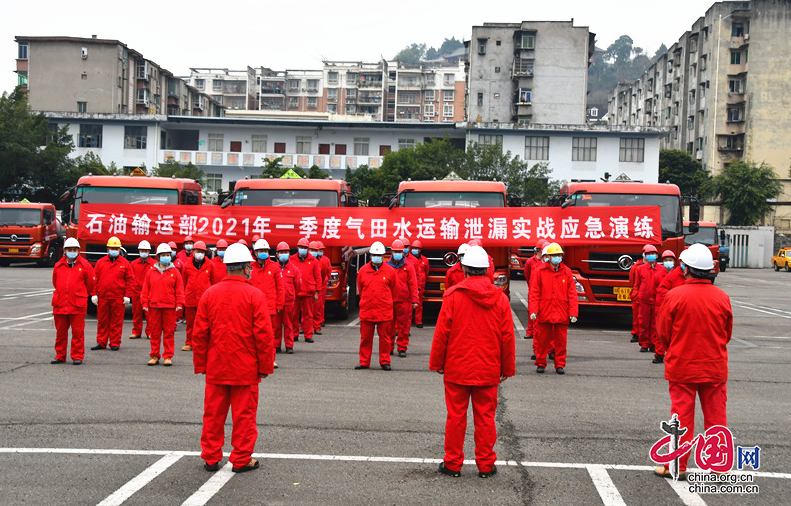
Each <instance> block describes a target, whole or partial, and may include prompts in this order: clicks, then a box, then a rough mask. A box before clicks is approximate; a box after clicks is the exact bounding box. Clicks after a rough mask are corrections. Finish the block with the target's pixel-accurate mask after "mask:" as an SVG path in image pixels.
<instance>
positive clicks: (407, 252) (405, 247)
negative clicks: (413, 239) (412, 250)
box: [404, 246, 409, 255]
mask: <svg viewBox="0 0 791 506" xmlns="http://www.w3.org/2000/svg"><path fill="white" fill-rule="evenodd" d="M408 254H409V246H404V255H408Z"/></svg>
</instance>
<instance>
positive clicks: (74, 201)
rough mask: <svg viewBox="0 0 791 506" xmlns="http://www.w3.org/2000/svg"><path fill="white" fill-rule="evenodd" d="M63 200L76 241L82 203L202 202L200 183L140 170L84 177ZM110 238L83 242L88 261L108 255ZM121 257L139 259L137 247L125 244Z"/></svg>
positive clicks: (70, 233) (68, 227) (69, 231)
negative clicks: (155, 175) (149, 174)
mask: <svg viewBox="0 0 791 506" xmlns="http://www.w3.org/2000/svg"><path fill="white" fill-rule="evenodd" d="M60 199H61V202H64V203H65V207H66V209H65V211H64V216H63V221H64V225H65V228H66V235H67V236H68V237H74V238H76V237H77V231H78V229H79V225H80V224H79V219H80V205H81V204H83V203H85V204H88V203H90V204H115V203H117V204H149V205H150V204H158V205H200V204H201V202H202V200H201V187H200V184H199V183H198V182H197V181H195V180H193V179H180V178H168V177H153V176H147V175H146V174H145V172H143V171H141V170H139V169H136V170H135V172H133V173H132V175H129V176H92V175H89V176H83V177H81V178H80V179H79V181H77V185H76V186H74V187H73V188H70V189H69V190H67V191H66V192H65V193H64V194H63V195H62V196H61V198H60ZM108 238H109V237H102V238H101V239H96V240H94V241H88V242H86V243H85V244H83V243H80V247H81V248H82V251H81V253H82V254H83V255H84V256H85V259H86V260H88V261H89V262H91V263H92V264H94V263H96V261H97V260H99V259H100V258H101V257H103V256H104V255H106V254H107V247H106V246H105V245H106V244H107V239H108ZM83 242H84V241H83ZM122 254H124V255H125V256H126V257H127V258H128V259H129V260H130V261H132V260H134V259H135V258H137V256H138V254H137V244H124V245H123V249H122Z"/></svg>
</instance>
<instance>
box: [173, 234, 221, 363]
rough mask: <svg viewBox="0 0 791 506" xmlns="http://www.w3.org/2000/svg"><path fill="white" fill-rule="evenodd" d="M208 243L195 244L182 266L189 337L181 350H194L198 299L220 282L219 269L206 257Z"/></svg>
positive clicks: (185, 313) (185, 315)
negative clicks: (193, 339)
mask: <svg viewBox="0 0 791 506" xmlns="http://www.w3.org/2000/svg"><path fill="white" fill-rule="evenodd" d="M206 251H207V249H206V243H205V242H203V241H198V242H196V243H195V244H194V245H193V248H192V254H191V255H190V256H189V257H188V258H187V261H186V263H185V264H184V267H183V268H182V278H184V317H185V319H186V320H187V338H186V340H185V342H184V346H182V347H181V351H192V332H193V329H194V325H195V315H196V314H197V313H198V301H200V298H201V296H202V295H203V293H204V292H205V291H206V290H208V289H209V287H210V286H212V285H214V284H217V283H219V282H220V279H219V276H218V275H217V270H216V269H215V268H214V265H213V264H212V262H211V260H208V259H207V258H206Z"/></svg>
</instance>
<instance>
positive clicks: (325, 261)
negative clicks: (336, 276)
mask: <svg viewBox="0 0 791 506" xmlns="http://www.w3.org/2000/svg"><path fill="white" fill-rule="evenodd" d="M318 243H319V261H320V262H321V268H322V272H325V271H326V272H327V279H326V280H325V281H324V287H325V288H324V289H322V290H320V291H319V301H318V303H317V304H318V307H319V310H320V312H319V318H320V319H321V321H320V322H319V327H323V326H324V321H325V320H324V309H325V308H324V306H326V305H327V286H328V283H329V281H330V277H331V276H332V260H330V258H329V257H328V256H327V255H325V254H324V250H325V249H326V248H325V247H324V243H323V242H321V241H318Z"/></svg>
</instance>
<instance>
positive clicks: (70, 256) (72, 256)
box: [66, 251, 80, 260]
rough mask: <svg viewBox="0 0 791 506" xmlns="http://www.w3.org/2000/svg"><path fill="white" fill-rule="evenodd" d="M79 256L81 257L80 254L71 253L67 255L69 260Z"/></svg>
mask: <svg viewBox="0 0 791 506" xmlns="http://www.w3.org/2000/svg"><path fill="white" fill-rule="evenodd" d="M78 256H80V254H79V253H72V252H70V251H69V252H67V253H66V258H68V259H69V260H74V259H75V258H77V257H78Z"/></svg>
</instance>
